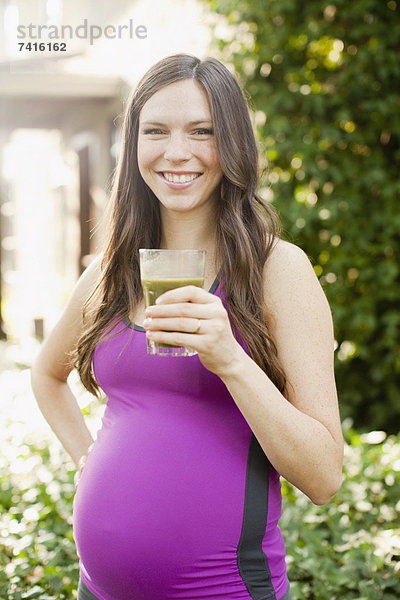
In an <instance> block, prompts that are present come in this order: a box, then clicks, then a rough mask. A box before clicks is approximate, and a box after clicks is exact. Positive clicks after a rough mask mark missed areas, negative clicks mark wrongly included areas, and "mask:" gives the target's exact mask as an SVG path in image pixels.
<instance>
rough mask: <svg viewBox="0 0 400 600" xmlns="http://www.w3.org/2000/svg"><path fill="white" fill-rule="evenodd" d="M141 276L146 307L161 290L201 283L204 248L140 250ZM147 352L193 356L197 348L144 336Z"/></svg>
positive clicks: (200, 284)
mask: <svg viewBox="0 0 400 600" xmlns="http://www.w3.org/2000/svg"><path fill="white" fill-rule="evenodd" d="M139 259H140V279H141V282H142V287H143V293H144V300H145V305H146V308H147V307H148V306H151V305H152V304H155V301H156V300H157V298H158V297H159V296H161V294H163V293H164V292H167V291H168V290H173V289H176V288H178V287H183V286H185V285H197V286H198V287H203V285H204V267H205V259H206V252H205V250H160V249H146V248H141V249H140V250H139ZM146 340H147V354H152V355H156V356H194V355H195V354H197V352H196V350H193V349H192V348H185V347H179V346H172V345H170V344H158V343H157V342H154V341H153V340H149V339H147V338H146Z"/></svg>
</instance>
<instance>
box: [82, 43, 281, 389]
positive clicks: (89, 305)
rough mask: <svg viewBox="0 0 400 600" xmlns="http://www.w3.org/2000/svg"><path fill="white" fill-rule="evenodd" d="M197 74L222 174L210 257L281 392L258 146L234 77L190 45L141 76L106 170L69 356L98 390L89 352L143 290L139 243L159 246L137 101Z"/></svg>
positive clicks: (236, 316)
mask: <svg viewBox="0 0 400 600" xmlns="http://www.w3.org/2000/svg"><path fill="white" fill-rule="evenodd" d="M182 79H194V80H196V81H198V82H199V83H200V84H201V85H202V86H203V88H204V90H205V91H206V93H207V96H208V99H209V102H210V106H211V113H212V118H213V127H214V132H215V139H216V144H217V148H218V152H219V160H220V165H221V169H222V172H223V177H222V180H221V185H220V200H219V204H218V214H217V233H216V259H217V264H219V265H220V266H221V269H220V278H219V281H220V285H221V287H222V289H223V291H224V292H225V295H226V302H227V307H228V311H229V314H230V317H231V322H232V325H233V331H234V333H235V335H236V331H238V332H239V333H240V335H241V336H242V338H243V340H244V341H245V343H246V346H247V349H248V352H249V355H250V356H251V357H252V358H253V360H254V361H255V362H256V363H257V364H258V365H259V366H260V367H261V368H262V369H263V370H264V371H265V372H266V373H267V375H268V376H269V377H270V379H271V380H272V381H273V382H274V384H275V385H276V386H277V388H278V389H279V390H280V391H281V392H282V393H284V392H285V389H286V377H285V374H284V372H283V369H282V367H281V366H280V364H279V360H278V356H277V350H276V346H275V344H274V341H273V339H272V336H271V334H270V332H269V330H268V327H267V325H266V323H268V314H267V311H266V305H265V302H264V296H263V267H264V264H265V262H266V260H267V258H268V255H269V254H270V252H271V250H272V248H273V245H274V243H275V242H276V241H277V239H278V238H279V235H280V222H279V218H278V216H277V214H276V211H275V210H274V209H273V208H272V207H271V206H270V205H269V204H267V203H264V202H263V200H262V199H261V198H260V197H259V196H258V195H257V193H256V189H257V183H258V179H259V173H258V152H257V143H256V140H255V137H254V132H253V127H252V124H251V119H250V114H249V109H248V106H247V103H246V100H245V98H244V95H243V92H242V90H241V88H240V86H239V84H238V82H237V81H236V79H235V77H234V76H233V75H232V74H231V73H230V72H229V70H228V69H227V68H226V67H225V66H224V65H223V64H222V63H220V62H219V61H218V60H216V59H214V58H207V59H205V60H202V61H201V60H200V59H198V58H196V57H194V56H190V55H187V54H177V55H174V56H169V57H167V58H164V59H163V60H161V61H159V62H158V63H157V64H155V65H154V66H153V67H152V68H151V69H150V70H149V71H147V73H146V74H145V75H144V76H143V77H142V79H141V80H140V82H139V84H138V85H137V87H136V89H135V90H134V92H133V94H132V96H131V98H130V100H129V102H128V105H127V109H126V113H125V118H124V125H123V133H122V148H121V154H120V157H119V162H118V165H117V168H116V171H115V175H114V180H113V189H112V194H111V207H110V208H111V210H110V215H111V217H110V219H109V231H108V234H107V238H106V244H105V250H104V254H103V257H102V263H101V273H102V274H101V278H100V281H99V283H98V284H97V286H96V287H95V289H94V290H93V292H92V293H91V295H90V296H89V298H88V299H87V301H86V303H85V306H84V309H83V316H84V330H83V333H82V335H81V337H80V339H79V340H78V343H77V346H76V349H75V352H74V359H75V366H76V368H77V369H78V372H79V375H80V378H81V380H82V382H83V384H84V386H85V387H86V388H87V389H88V390H89V391H90V392H92V393H94V394H96V395H97V394H98V393H99V386H98V384H97V382H96V379H95V377H94V374H93V370H92V357H93V351H94V349H95V347H96V344H97V343H98V342H99V339H100V337H101V336H102V335H103V334H104V333H106V332H107V330H108V329H109V328H110V322H111V321H112V319H114V318H115V317H117V319H118V322H119V321H121V320H122V319H123V318H124V317H127V316H128V315H129V313H130V312H131V311H133V310H134V308H135V306H136V305H137V304H138V302H140V300H141V299H142V297H143V290H142V285H141V282H140V271H139V252H138V251H139V248H159V247H160V240H161V218H160V206H159V200H158V199H157V197H156V196H155V195H154V194H153V192H152V191H151V190H150V188H149V187H148V186H147V184H146V183H145V182H144V181H143V179H142V177H141V175H140V172H139V168H138V162H137V143H138V124H139V115H140V111H141V109H142V108H143V106H144V104H145V103H146V102H147V100H148V99H149V98H150V97H151V96H152V95H153V94H154V93H155V92H157V91H158V90H159V89H161V88H162V87H164V86H166V85H169V84H171V83H174V82H176V81H180V80H182Z"/></svg>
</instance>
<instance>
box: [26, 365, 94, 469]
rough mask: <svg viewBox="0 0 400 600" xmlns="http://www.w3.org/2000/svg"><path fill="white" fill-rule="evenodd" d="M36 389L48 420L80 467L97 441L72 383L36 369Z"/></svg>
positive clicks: (34, 370)
mask: <svg viewBox="0 0 400 600" xmlns="http://www.w3.org/2000/svg"><path fill="white" fill-rule="evenodd" d="M31 378H32V389H33V393H34V395H35V397H36V400H37V403H38V405H39V408H40V410H41V412H42V414H43V416H44V417H45V419H46V421H47V422H48V424H49V425H50V427H51V428H52V430H53V431H54V433H55V434H56V436H57V437H58V439H59V440H60V442H61V444H62V445H63V446H64V448H65V450H66V451H67V452H68V454H69V455H70V456H71V458H72V460H73V461H74V463H75V464H76V465H77V466H78V462H79V459H80V458H81V456H83V455H85V454H86V453H87V450H88V447H89V446H90V445H91V444H92V443H93V438H92V436H91V434H90V432H89V430H88V428H87V426H86V424H85V420H84V418H83V415H82V411H81V410H80V408H79V405H78V403H77V401H76V398H75V396H74V395H73V393H72V392H71V389H70V387H69V385H68V383H66V382H64V381H61V380H59V379H56V378H55V377H52V376H50V375H48V374H46V373H43V372H40V371H38V370H36V369H35V368H34V367H33V368H32V376H31Z"/></svg>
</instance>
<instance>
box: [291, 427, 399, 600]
mask: <svg viewBox="0 0 400 600" xmlns="http://www.w3.org/2000/svg"><path fill="white" fill-rule="evenodd" d="M345 430H346V431H345V437H346V440H347V443H348V445H347V447H346V453H345V467H344V483H343V486H342V489H341V490H340V491H339V492H338V494H337V495H336V496H335V498H334V499H333V500H332V501H331V502H330V503H329V504H327V505H324V506H314V505H312V504H311V503H310V501H309V500H308V499H307V498H306V497H305V496H304V495H303V494H301V492H298V491H297V490H296V489H295V488H294V487H293V486H291V485H290V484H288V483H287V482H284V483H283V495H284V500H283V517H282V519H281V522H280V525H281V529H282V532H283V535H284V537H285V542H286V549H287V553H288V567H289V579H290V581H291V587H292V595H293V598H294V600H300V599H301V600H336V599H337V600H339V599H342V598H343V599H348V600H351V599H353V598H354V599H355V598H357V600H395V599H396V598H399V597H400V527H399V521H398V513H399V510H400V501H399V498H400V479H399V471H400V438H399V437H395V436H390V437H387V436H386V434H385V433H384V432H379V431H374V432H371V433H367V434H364V435H359V434H357V433H356V432H355V431H354V430H352V429H351V428H347V426H346V424H345Z"/></svg>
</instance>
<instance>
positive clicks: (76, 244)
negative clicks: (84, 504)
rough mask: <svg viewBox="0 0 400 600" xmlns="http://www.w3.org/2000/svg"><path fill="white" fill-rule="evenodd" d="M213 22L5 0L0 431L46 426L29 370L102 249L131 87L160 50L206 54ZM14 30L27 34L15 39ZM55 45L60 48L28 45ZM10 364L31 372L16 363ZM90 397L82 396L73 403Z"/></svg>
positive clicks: (189, 11)
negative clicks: (1, 414) (17, 424)
mask: <svg viewBox="0 0 400 600" xmlns="http://www.w3.org/2000/svg"><path fill="white" fill-rule="evenodd" d="M216 22H217V17H216V15H215V14H211V13H210V12H209V10H208V9H207V7H206V6H205V5H204V4H203V3H200V2H196V0H174V1H172V0H156V1H152V2H148V1H146V0H137V1H134V0H133V1H132V0H117V1H115V2H113V3H99V2H95V1H94V0H68V2H67V1H63V0H36V1H32V0H0V31H1V35H0V90H1V103H0V214H1V227H0V232H1V234H0V235H1V244H0V245H1V253H0V280H1V286H0V295H1V304H0V306H1V314H0V338H1V339H2V340H6V339H7V341H8V343H7V344H6V343H1V345H0V352H1V353H2V356H1V357H0V393H1V397H2V406H3V409H4V411H5V414H6V415H7V418H6V417H5V420H3V423H2V425H3V427H4V428H6V427H8V426H9V420H8V417H10V416H11V417H12V418H13V419H14V421H15V419H16V417H17V416H19V418H23V419H25V420H26V421H28V422H29V423H30V425H31V426H32V428H36V429H37V428H38V427H39V428H40V427H47V425H45V423H44V420H43V418H42V417H41V415H40V414H38V411H37V409H36V403H35V401H34V399H33V396H32V393H31V391H30V385H29V369H28V367H29V365H30V364H31V362H32V360H33V357H34V356H35V354H36V353H37V351H38V348H39V344H40V340H41V339H42V338H43V336H46V334H47V333H48V332H49V331H50V329H51V328H52V326H53V325H54V323H55V322H56V321H57V319H58V318H59V316H60V314H61V311H62V309H63V307H64V306H65V303H66V301H67V299H68V296H69V294H70V292H71V290H72V288H73V286H74V283H75V282H76V280H77V279H78V277H79V275H80V273H81V272H82V270H83V269H84V268H85V267H86V266H87V265H88V264H89V262H90V260H91V259H92V258H93V256H94V255H95V254H96V252H98V250H99V239H100V231H99V230H98V228H97V229H96V225H97V224H98V223H99V222H100V219H101V216H102V214H103V211H104V208H105V206H106V203H107V199H108V197H109V190H110V181H111V176H112V172H113V168H114V166H115V161H116V158H117V156H118V150H119V133H120V125H121V114H122V112H123V107H124V102H125V100H126V98H127V96H128V94H129V92H130V89H131V88H132V86H134V85H135V83H136V82H137V81H138V79H139V77H140V76H141V75H142V74H143V73H144V72H145V71H146V70H147V68H148V67H149V66H151V65H152V64H153V63H155V62H156V61H157V60H158V59H160V58H161V57H163V56H166V55H168V54H173V53H176V52H188V53H192V54H195V55H198V56H200V57H202V56H205V55H206V54H208V53H209V48H210V43H211V24H214V25H215V23H216ZM85 23H86V25H85ZM30 24H32V25H34V26H36V29H32V28H31V31H33V32H34V33H35V35H36V34H37V32H38V26H39V25H42V26H46V28H47V29H46V28H42V39H40V40H39V39H37V40H35V39H29V38H28V31H29V30H28V27H29V26H30ZM62 26H64V28H65V29H64V31H67V32H68V31H70V30H71V29H72V30H73V32H74V36H73V39H70V37H71V36H70V35H69V36H68V34H65V37H64V39H63V40H60V39H54V37H53V38H52V39H51V38H50V33H49V32H50V31H52V32H53V34H52V35H53V36H54V35H56V33H57V32H59V33H60V34H61V28H62ZM85 26H86V27H87V29H86V31H87V36H86V39H83V37H82V36H83V35H85V33H86V31H85V29H84V27H85ZM91 26H96V27H97V28H101V29H102V31H103V32H104V31H105V30H106V28H107V26H108V27H109V29H108V31H109V32H112V31H115V32H116V37H115V38H114V39H112V38H107V37H106V36H105V35H104V34H102V37H100V38H99V39H93V40H90V38H89V35H90V27H91ZM221 26H222V27H223V25H221ZM56 27H57V28H58V29H55V28H56ZM79 27H80V29H77V28H79ZM138 27H139V29H138V30H137V29H136V28H138ZM51 28H52V29H51ZM46 31H47V32H48V34H49V37H46ZM97 31H98V29H97ZM136 31H138V32H139V34H140V36H137V35H135V32H136ZM21 32H24V34H25V38H22V37H18V35H21ZM43 32H44V33H43ZM76 32H80V36H78V35H77V33H76ZM118 32H119V36H118ZM132 32H134V35H133V36H132V37H130V35H131V33H132ZM128 34H129V35H128ZM62 41H64V42H65V43H66V51H65V52H62V51H60V50H58V51H49V50H48V49H46V50H45V51H40V50H38V49H35V46H34V43H35V42H36V43H40V42H43V43H46V44H47V43H48V42H53V43H56V42H57V43H61V42H62ZM29 43H31V47H30V50H29V46H27V44H29ZM22 44H25V45H24V46H22ZM16 364H17V365H19V367H21V366H22V367H23V366H24V365H25V366H26V368H25V369H24V368H22V370H21V368H19V369H18V370H14V368H13V365H16ZM71 377H72V379H74V375H72V376H71ZM89 399H90V398H86V397H85V395H83V396H82V397H80V402H81V403H82V402H83V403H85V402H88V401H89Z"/></svg>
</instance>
